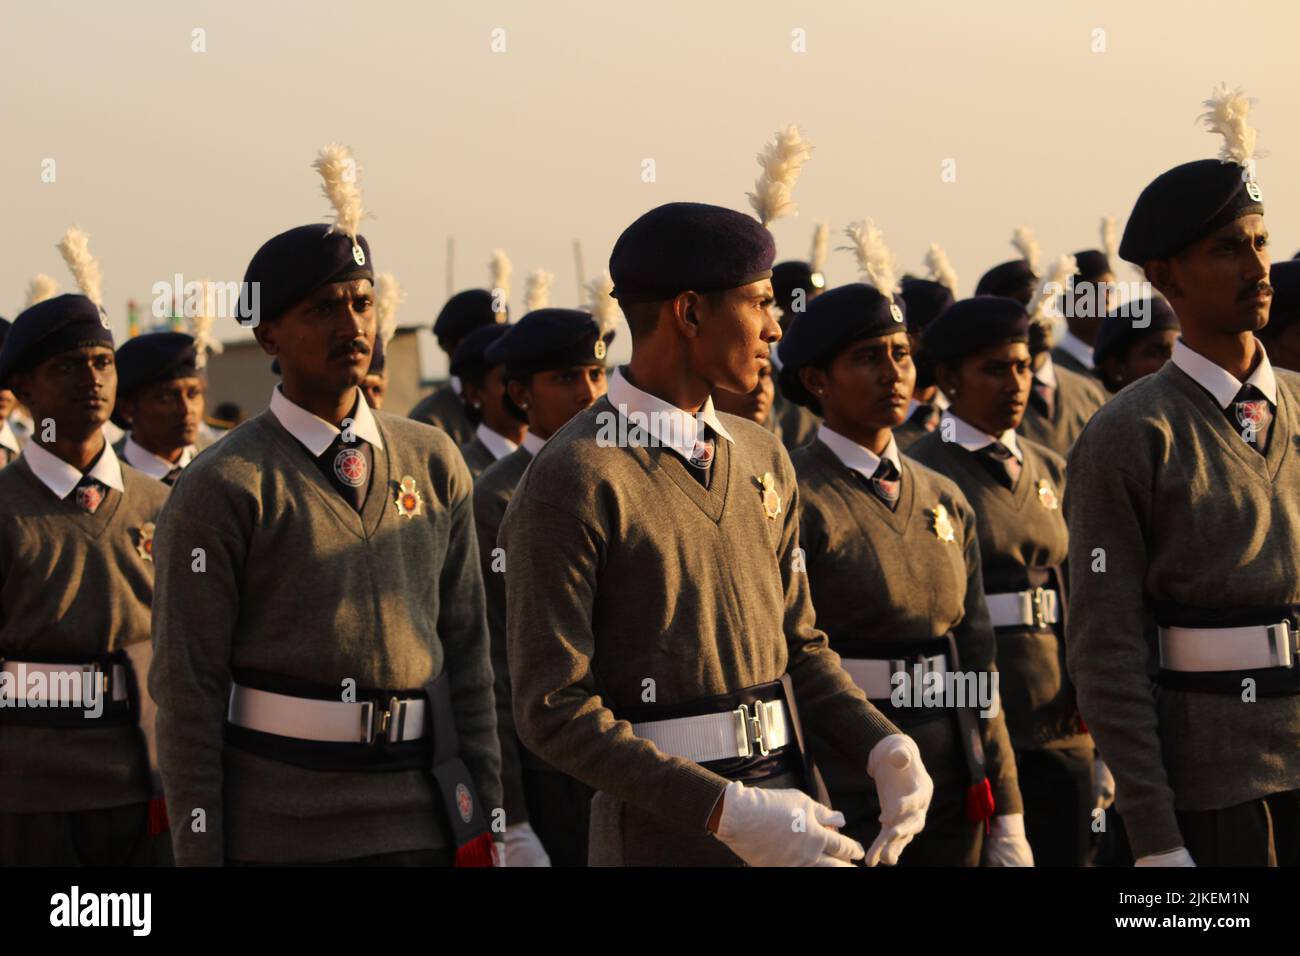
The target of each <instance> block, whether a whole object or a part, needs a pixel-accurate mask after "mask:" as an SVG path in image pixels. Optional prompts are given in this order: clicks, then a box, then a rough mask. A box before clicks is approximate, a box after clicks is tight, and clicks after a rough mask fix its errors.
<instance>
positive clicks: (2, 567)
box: [0, 230, 170, 866]
mask: <svg viewBox="0 0 1300 956" xmlns="http://www.w3.org/2000/svg"><path fill="white" fill-rule="evenodd" d="M61 248H62V249H63V250H64V252H65V257H67V258H68V260H69V264H70V265H71V266H72V267H73V271H74V273H75V274H77V276H78V280H79V284H80V285H81V288H82V290H83V293H84V294H81V295H61V296H57V297H55V298H51V299H46V300H44V301H42V302H40V303H39V304H37V305H34V306H31V307H29V308H27V309H26V310H24V311H23V312H22V314H20V315H19V316H18V318H17V319H16V320H15V322H14V324H13V327H12V329H11V330H10V332H9V335H8V336H7V338H6V339H5V343H4V347H3V350H0V386H4V387H6V388H9V389H12V390H13V392H14V393H15V394H16V395H17V397H18V398H19V400H21V401H22V402H23V403H24V404H25V405H27V407H28V408H29V409H31V412H32V414H33V415H34V416H35V419H36V422H37V431H36V433H35V434H34V435H33V436H32V438H31V440H30V441H28V442H27V444H26V445H25V446H24V448H23V452H22V455H21V456H20V457H19V458H18V459H17V460H16V461H15V462H14V463H13V465H12V466H10V467H8V468H5V469H4V471H3V472H0V766H3V767H4V768H5V770H4V777H5V780H4V786H3V787H0V866H14V865H40V866H78V865H90V866H119V865H128V864H131V865H139V864H165V863H167V862H168V861H169V859H170V856H169V853H168V849H167V839H166V837H165V836H164V837H158V836H157V834H159V833H163V832H165V831H166V823H165V814H164V812H163V810H162V805H161V801H154V800H151V795H152V794H153V793H154V792H155V790H154V788H153V786H152V783H151V771H150V759H149V747H148V746H147V744H146V735H147V734H148V732H149V727H150V724H149V722H148V720H147V715H148V714H150V713H151V712H152V707H151V703H150V702H149V701H148V699H147V696H146V695H144V694H142V693H141V691H142V685H143V681H144V670H143V667H144V666H146V665H147V663H148V652H149V606H150V602H151V600H152V596H153V586H154V565H153V527H154V519H155V518H156V517H157V515H158V511H159V509H160V508H161V506H162V503H163V500H164V499H165V498H166V496H167V489H166V488H164V487H163V486H162V485H160V484H159V483H158V482H156V481H154V480H153V479H151V478H147V477H145V476H144V475H142V474H141V473H139V472H138V471H136V470H135V469H133V468H131V467H130V466H129V465H125V464H123V463H122V462H120V461H119V460H118V458H117V455H115V454H114V452H113V449H112V447H111V446H110V445H109V443H108V441H107V440H106V438H105V436H104V433H103V425H104V423H105V422H106V421H108V417H109V414H110V413H111V412H112V410H113V393H114V386H115V383H116V374H115V371H114V367H113V336H112V333H111V332H110V331H109V325H108V319H107V317H106V316H105V315H104V313H103V311H102V309H101V308H100V306H99V304H98V302H99V299H100V294H99V265H98V260H95V259H92V258H91V257H90V254H89V251H88V248H87V243H86V239H85V235H84V233H79V231H76V230H69V232H68V235H67V236H65V239H64V243H63V245H62V246H61ZM142 729H143V730H144V733H142Z"/></svg>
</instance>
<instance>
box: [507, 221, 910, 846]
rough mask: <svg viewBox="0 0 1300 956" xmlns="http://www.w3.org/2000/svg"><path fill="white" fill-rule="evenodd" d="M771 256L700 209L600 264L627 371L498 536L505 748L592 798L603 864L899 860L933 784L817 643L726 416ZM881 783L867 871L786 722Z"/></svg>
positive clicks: (768, 247) (790, 516) (768, 485)
mask: <svg viewBox="0 0 1300 956" xmlns="http://www.w3.org/2000/svg"><path fill="white" fill-rule="evenodd" d="M773 258H774V246H773V241H772V236H771V233H769V232H768V230H767V229H766V228H765V227H763V226H762V225H760V224H759V223H758V221H757V220H755V219H752V218H750V217H748V216H745V215H742V214H740V213H737V212H733V211H731V210H728V209H723V208H720V207H717V206H708V205H703V204H698V203H670V204H668V205H665V206H660V207H658V208H656V209H653V210H651V211H650V212H648V213H646V214H645V215H643V216H642V217H641V218H639V219H638V220H637V221H636V222H634V223H633V224H632V225H631V226H629V227H628V228H627V229H626V230H625V231H624V232H623V234H622V235H621V236H620V237H619V239H618V242H617V243H616V244H615V246H614V251H613V253H612V255H611V257H610V274H611V275H612V277H613V280H614V292H613V295H614V297H615V298H616V299H617V300H618V302H619V305H620V306H621V307H622V309H623V312H624V314H625V315H626V316H627V318H628V322H629V325H630V327H631V329H632V338H633V342H632V359H631V361H630V363H629V364H628V365H627V366H626V367H625V368H620V369H618V370H617V371H616V372H615V373H614V375H613V377H612V379H611V381H610V383H609V391H608V393H607V394H606V395H605V397H603V398H601V399H600V400H599V401H597V402H596V403H595V404H594V405H592V407H591V408H589V409H587V410H586V411H584V412H581V413H579V414H578V415H576V416H575V417H574V418H573V419H572V420H571V421H570V422H569V424H568V425H566V426H565V427H564V428H563V429H561V430H560V431H559V432H558V433H557V434H555V435H553V436H552V437H551V439H550V440H549V441H548V442H547V443H546V446H545V447H544V448H542V449H541V450H540V451H539V452H538V453H537V455H536V456H535V457H534V458H533V461H532V463H531V464H530V465H529V467H528V471H527V472H526V473H525V474H524V476H523V479H522V480H521V481H520V483H519V486H518V488H517V489H516V491H515V494H514V497H513V498H512V499H511V502H510V506H509V508H508V509H507V512H506V516H505V520H504V522H503V523H502V527H501V533H500V536H499V542H498V543H499V544H500V546H501V547H502V548H503V549H504V552H505V557H506V560H507V561H508V562H509V567H510V569H511V570H510V573H509V574H508V575H507V577H506V611H507V614H506V630H507V636H508V653H509V658H510V676H511V682H512V685H513V688H514V695H515V701H514V712H515V720H516V727H517V729H518V732H519V735H520V738H521V740H522V741H523V743H524V744H525V745H526V746H528V747H529V748H530V749H531V750H533V751H534V752H536V753H537V754H538V755H539V756H540V757H542V759H544V760H546V761H548V762H550V763H551V764H553V765H555V766H556V767H558V768H559V769H560V770H561V771H563V772H565V773H568V774H571V775H572V776H574V777H576V778H577V779H578V780H580V781H582V782H584V783H586V784H587V785H589V786H591V787H592V788H593V789H595V790H597V791H598V792H597V794H596V796H595V798H594V799H593V802H592V809H591V846H590V860H591V862H592V863H594V864H606V865H690V864H703V865H719V864H724V865H725V864H730V865H735V864H738V863H741V862H746V863H751V864H757V865H797V864H806V865H826V866H831V865H849V864H850V863H851V861H854V860H858V859H862V858H863V857H864V853H865V856H866V860H867V862H868V863H872V864H874V863H875V862H877V861H878V860H881V859H883V860H884V861H885V862H886V863H894V862H896V861H897V858H898V853H899V852H900V851H901V850H902V848H903V847H904V846H905V845H906V844H907V842H908V841H909V840H911V838H912V837H913V836H914V835H915V833H916V832H917V831H918V830H919V829H920V827H921V826H922V825H923V824H924V817H925V811H926V808H927V807H928V805H929V801H930V795H931V793H932V792H933V785H932V783H931V781H930V779H929V776H928V774H926V773H925V770H924V768H923V767H922V766H921V760H920V754H919V752H918V751H917V749H916V745H915V743H914V742H913V741H912V740H911V739H910V738H908V737H906V736H903V735H902V734H901V733H899V731H898V729H897V728H896V727H894V726H893V725H892V724H891V723H890V722H889V721H888V720H886V719H885V718H884V717H883V716H882V715H881V713H880V712H879V711H878V710H876V709H875V708H874V707H872V706H871V705H870V704H869V703H868V702H867V699H866V697H865V696H863V694H862V692H861V691H860V690H859V689H858V688H857V687H856V686H854V684H853V681H852V679H851V678H850V677H849V675H848V674H847V673H846V672H845V670H844V668H843V667H842V666H841V665H840V661H839V658H838V656H837V655H836V654H835V653H834V652H833V651H831V650H830V649H829V648H828V647H827V643H826V635H825V634H823V633H822V632H821V631H819V630H817V629H816V627H815V624H814V620H813V609H812V604H811V601H810V598H809V592H808V583H807V580H806V575H804V574H803V573H802V572H801V571H800V570H799V569H798V566H797V565H798V563H799V558H798V557H797V555H796V551H797V549H798V530H799V529H798V517H797V516H798V513H799V510H798V492H797V488H796V484H795V476H794V470H793V468H792V466H791V464H790V459H789V456H788V455H787V454H786V452H785V449H784V448H783V447H782V446H781V443H780V442H779V441H778V440H777V439H776V438H775V437H774V436H773V435H772V434H771V433H770V432H768V431H767V430H766V429H764V428H763V427H762V426H760V425H756V424H754V423H753V422H749V421H745V420H744V419H740V418H736V417H734V416H731V415H720V414H718V412H717V411H716V410H715V409H714V407H713V402H712V400H711V399H710V397H709V396H710V393H711V392H712V391H713V390H714V389H715V388H725V389H728V390H729V391H733V392H737V393H742V394H743V393H745V392H748V391H749V390H750V389H752V388H753V387H754V385H755V384H756V381H757V377H758V374H759V370H760V368H761V367H762V363H763V362H764V361H766V360H767V358H768V355H769V351H770V345H771V344H772V343H773V342H775V341H777V340H778V339H779V338H780V335H781V330H780V326H778V325H777V323H776V321H775V320H774V319H773V317H772V314H771V304H772V286H771V282H770V277H771V274H772V260H773ZM801 717H802V719H803V721H806V722H807V723H808V724H809V725H810V726H812V725H815V726H817V727H818V728H819V729H821V730H822V731H823V732H825V733H826V734H827V735H828V738H829V740H830V741H831V742H832V744H833V745H834V746H836V747H837V749H839V750H840V751H842V752H843V753H844V755H845V756H846V757H847V758H848V759H850V760H852V761H853V762H854V763H855V764H856V765H857V766H861V767H865V768H866V769H867V772H868V773H869V774H870V775H871V776H872V777H873V778H874V779H875V782H876V786H877V788H878V791H879V793H880V797H881V805H882V807H883V811H882V814H881V819H882V824H883V825H882V830H881V834H880V836H879V837H878V838H877V840H876V842H875V843H874V844H873V845H872V847H871V849H870V850H869V851H864V850H863V848H862V846H861V845H860V844H858V843H857V842H856V841H854V840H851V839H849V838H848V837H846V836H844V835H842V834H840V833H838V832H837V831H836V830H835V829H834V828H835V827H838V826H842V825H843V823H844V818H843V816H842V815H841V814H838V813H833V812H832V811H831V810H830V809H829V807H828V806H827V805H826V804H825V803H821V802H818V801H817V800H816V799H815V797H814V795H815V794H818V793H824V790H823V788H821V787H820V786H819V778H818V777H817V775H816V773H815V771H814V768H813V767H812V766H811V763H810V761H809V759H808V758H809V752H808V749H807V747H805V746H804V745H803V744H802V741H803V740H804V739H805V734H804V732H803V729H802V724H801V722H800V718H801Z"/></svg>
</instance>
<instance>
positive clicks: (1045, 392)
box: [975, 226, 1106, 456]
mask: <svg viewBox="0 0 1300 956" xmlns="http://www.w3.org/2000/svg"><path fill="white" fill-rule="evenodd" d="M1012 244H1013V245H1015V246H1016V248H1017V249H1019V250H1020V252H1021V254H1022V258H1020V259H1013V260H1011V261H1009V262H1004V263H1001V264H1000V265H997V266H994V267H993V268H992V269H990V270H989V271H988V272H986V273H984V275H983V276H981V277H980V281H979V284H978V285H976V287H975V294H976V295H977V296H980V295H1000V296H1007V297H1008V298H1011V299H1015V300H1016V301H1017V302H1019V303H1020V304H1021V305H1023V306H1026V307H1028V306H1029V304H1030V301H1031V300H1033V299H1034V298H1035V296H1036V294H1037V293H1038V292H1039V291H1040V290H1041V287H1042V279H1041V278H1040V273H1041V263H1040V260H1041V257H1042V256H1041V252H1040V250H1039V246H1038V243H1037V241H1036V240H1035V239H1034V237H1033V235H1032V234H1031V233H1030V231H1029V230H1028V229H1026V228H1025V227H1024V226H1021V227H1019V228H1017V229H1016V232H1015V235H1014V237H1013V239H1012ZM1050 350H1051V325H1050V322H1049V321H1048V318H1047V316H1045V315H1043V316H1038V315H1031V316H1030V324H1029V354H1030V357H1031V359H1032V360H1033V369H1032V372H1033V386H1032V388H1031V389H1030V392H1029V404H1028V405H1027V406H1026V408H1025V411H1024V415H1023V417H1022V418H1021V422H1020V427H1019V429H1018V431H1019V432H1020V434H1022V435H1024V436H1025V437H1026V438H1029V439H1031V440H1033V441H1035V442H1037V443H1038V444H1040V445H1044V446H1045V447H1047V448H1049V449H1051V450H1052V451H1054V452H1056V453H1057V454H1058V455H1061V456H1065V455H1066V454H1068V453H1069V451H1070V446H1071V445H1073V444H1074V440H1075V438H1077V437H1078V435H1079V432H1080V431H1082V430H1083V426H1084V425H1086V424H1087V422H1088V419H1089V418H1091V417H1092V415H1093V413H1094V412H1096V410H1097V409H1098V408H1100V407H1101V406H1102V405H1103V404H1104V403H1105V401H1106V394H1105V391H1104V390H1103V389H1102V387H1101V383H1100V382H1098V381H1097V380H1096V379H1095V378H1092V377H1091V376H1087V375H1080V374H1079V373H1078V372H1072V371H1070V370H1069V369H1063V368H1061V367H1060V366H1058V365H1057V364H1056V363H1054V362H1053V361H1052V356H1051V351H1050Z"/></svg>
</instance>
